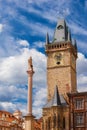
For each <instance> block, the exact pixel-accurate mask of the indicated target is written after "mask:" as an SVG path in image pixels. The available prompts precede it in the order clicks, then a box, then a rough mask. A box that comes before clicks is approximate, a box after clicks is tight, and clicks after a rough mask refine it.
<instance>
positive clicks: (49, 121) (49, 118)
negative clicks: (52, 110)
mask: <svg viewBox="0 0 87 130" xmlns="http://www.w3.org/2000/svg"><path fill="white" fill-rule="evenodd" d="M48 130H50V118H49V119H48Z"/></svg>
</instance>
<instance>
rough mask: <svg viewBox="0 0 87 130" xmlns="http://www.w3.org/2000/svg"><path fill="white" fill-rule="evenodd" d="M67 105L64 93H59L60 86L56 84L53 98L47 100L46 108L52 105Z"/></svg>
mask: <svg viewBox="0 0 87 130" xmlns="http://www.w3.org/2000/svg"><path fill="white" fill-rule="evenodd" d="M64 105H67V102H66V100H65V99H64V97H63V96H62V95H59V91H58V87H57V85H56V86H55V89H54V95H53V98H52V99H51V100H50V101H49V102H47V104H46V105H45V106H44V108H50V107H52V106H64Z"/></svg>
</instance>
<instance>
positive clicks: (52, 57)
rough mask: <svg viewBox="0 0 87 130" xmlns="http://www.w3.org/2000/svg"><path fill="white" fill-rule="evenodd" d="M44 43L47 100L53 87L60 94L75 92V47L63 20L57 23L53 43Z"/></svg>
mask: <svg viewBox="0 0 87 130" xmlns="http://www.w3.org/2000/svg"><path fill="white" fill-rule="evenodd" d="M47 41H48V40H47ZM47 41H46V49H45V51H46V54H47V85H48V100H50V99H51V98H52V97H53V93H54V87H55V85H57V86H58V90H59V93H60V94H66V93H68V92H70V93H71V92H76V91H77V83H76V59H77V49H76V45H73V44H72V39H71V34H70V31H69V28H68V26H67V25H66V22H65V20H64V19H60V20H59V21H58V23H57V26H56V29H55V32H54V38H53V41H52V42H51V43H50V42H49V44H48V42H47Z"/></svg>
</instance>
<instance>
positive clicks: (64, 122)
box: [63, 117, 65, 129]
mask: <svg viewBox="0 0 87 130" xmlns="http://www.w3.org/2000/svg"><path fill="white" fill-rule="evenodd" d="M63 129H65V117H63Z"/></svg>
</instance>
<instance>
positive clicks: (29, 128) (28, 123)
mask: <svg viewBox="0 0 87 130" xmlns="http://www.w3.org/2000/svg"><path fill="white" fill-rule="evenodd" d="M34 118H35V116H33V115H32V114H27V115H26V116H25V130H34Z"/></svg>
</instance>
